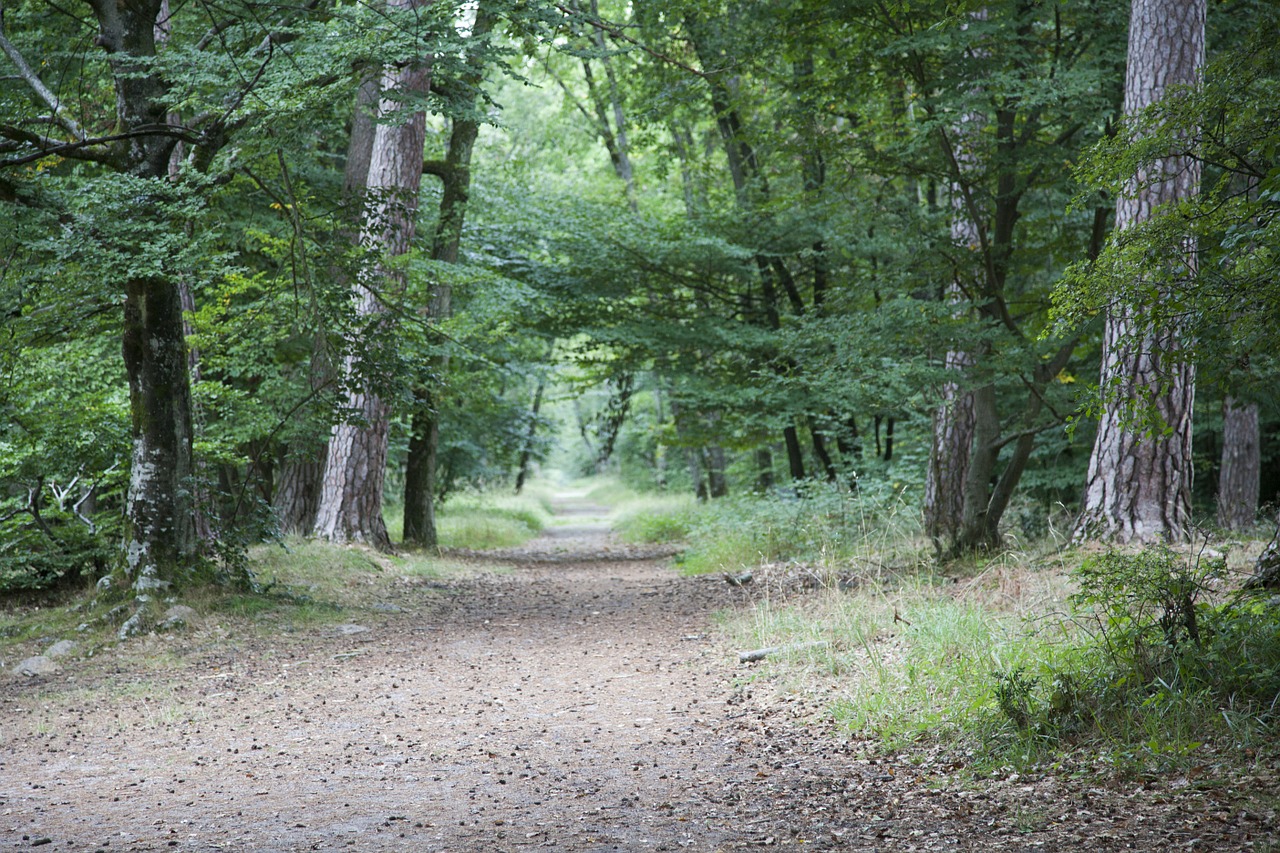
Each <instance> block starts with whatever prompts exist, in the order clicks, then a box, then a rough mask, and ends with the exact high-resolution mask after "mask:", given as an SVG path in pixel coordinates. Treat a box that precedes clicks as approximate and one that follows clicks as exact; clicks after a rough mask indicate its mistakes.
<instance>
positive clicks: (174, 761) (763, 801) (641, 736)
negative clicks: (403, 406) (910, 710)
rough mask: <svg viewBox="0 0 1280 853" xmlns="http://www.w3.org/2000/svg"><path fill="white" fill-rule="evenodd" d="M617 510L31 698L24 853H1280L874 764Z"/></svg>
mask: <svg viewBox="0 0 1280 853" xmlns="http://www.w3.org/2000/svg"><path fill="white" fill-rule="evenodd" d="M601 512H602V511H601V510H600V509H599V508H594V507H590V506H584V505H573V504H566V505H564V506H562V507H561V513H562V519H561V521H562V523H561V524H559V525H557V526H554V527H552V528H549V529H548V531H547V532H546V533H544V535H543V536H542V537H540V538H539V539H537V540H534V541H533V542H532V543H530V545H529V546H527V547H525V548H522V549H516V550H514V551H508V552H502V553H497V554H489V555H484V556H483V557H481V556H475V555H471V556H468V557H466V558H465V559H466V560H468V561H473V562H474V563H475V565H476V570H475V571H473V572H471V573H469V574H466V575H464V576H462V577H460V578H456V579H446V580H444V581H440V580H429V579H424V578H419V577H404V576H396V575H395V574H394V573H393V572H387V573H386V575H385V582H384V583H381V584H380V585H375V586H373V587H371V588H369V589H365V590H363V591H362V593H361V599H360V600H361V601H362V602H363V604H358V605H351V606H349V607H347V608H346V609H345V610H344V611H343V615H342V617H341V618H343V619H350V620H351V621H350V622H348V623H346V624H337V623H336V622H328V623H324V624H317V625H311V626H309V627H304V628H303V629H300V630H293V631H279V632H273V631H264V630H228V628H227V627H226V625H225V624H222V623H218V624H214V622H215V620H214V618H213V617H211V616H210V617H207V618H205V619H203V621H202V620H201V619H197V620H194V622H193V625H192V627H191V628H190V629H189V630H187V631H185V632H175V633H169V634H163V635H158V636H150V637H144V638H139V639H136V640H133V641H131V642H130V643H127V644H124V645H122V646H119V647H116V648H112V649H106V650H104V651H102V652H100V653H98V654H96V655H94V656H93V657H88V658H79V659H75V658H68V659H65V660H63V661H61V662H60V663H61V672H59V673H55V674H51V675H44V676H36V677H17V676H12V675H10V674H9V673H7V672H6V673H5V674H4V675H3V676H0V851H3V850H10V849H27V848H31V847H37V846H41V847H42V846H45V845H48V849H50V850H64V849H74V850H100V851H108V852H109V851H135V850H170V849H176V850H189V851H213V850H229V851H295V850H335V849H352V850H358V851H359V850H395V851H401V850H403V851H523V850H535V849H548V850H553V851H570V852H571V853H576V852H577V851H606V850H623V851H632V850H670V851H678V850H693V851H719V850H737V849H743V848H752V847H760V846H763V847H770V846H773V847H803V848H806V849H814V850H827V849H832V850H836V849H838V850H860V851H864V850H867V851H869V850H885V851H889V850H903V851H907V850H950V849H981V850H1032V849H1044V850H1066V849H1085V848H1088V849H1090V850H1097V851H1103V850H1125V849H1133V850H1154V849H1161V850H1175V849H1177V850H1247V849H1260V850H1261V849H1269V850H1275V849H1277V848H1276V846H1275V845H1276V842H1275V841H1274V840H1273V839H1274V838H1275V835H1274V833H1275V832H1276V829H1277V823H1276V815H1275V812H1274V810H1268V807H1267V806H1265V804H1264V805H1263V806H1259V805H1258V803H1259V802H1260V801H1259V800H1258V799H1257V798H1255V797H1253V796H1252V794H1251V793H1250V792H1249V791H1245V790H1237V789H1236V788H1235V787H1233V786H1232V785H1230V784H1227V783H1223V782H1216V783H1206V782H1204V781H1203V780H1200V779H1198V778H1196V774H1195V773H1188V774H1183V775H1177V776H1173V777H1168V778H1161V779H1155V780H1150V779H1148V780H1140V781H1129V782H1118V781H1117V782H1107V781H1099V780H1098V779H1096V778H1092V779H1071V778H1064V777H1061V776H1054V775H1045V776H1037V777H1017V776H1009V777H1002V778H998V779H991V778H985V779H979V778H975V777H974V776H973V774H971V773H969V774H966V773H965V772H964V769H963V768H957V767H946V768H944V767H939V766H937V765H936V764H935V765H933V766H930V765H929V764H928V763H927V762H919V761H918V760H916V761H913V760H911V759H912V756H888V755H877V753H876V750H875V749H874V745H873V744H869V743H867V742H865V741H859V740H857V739H850V738H848V736H847V735H842V734H840V733H839V732H836V731H834V730H833V728H832V725H831V723H830V722H829V721H827V720H826V718H825V717H824V716H823V715H822V713H821V707H822V700H821V697H808V698H800V697H789V696H786V695H784V694H782V693H780V692H779V691H777V690H775V689H773V688H771V687H770V686H768V684H767V683H764V684H762V683H755V684H749V683H748V681H747V678H746V676H748V675H750V672H751V671H750V668H749V666H744V665H741V664H739V663H738V661H737V655H736V654H735V652H736V651H737V650H736V649H731V648H729V647H727V646H726V645H725V644H724V641H723V640H722V639H719V635H718V634H717V632H716V629H715V619H716V614H717V612H719V611H724V610H729V609H732V608H734V607H737V606H740V605H741V604H743V603H745V602H746V601H747V600H748V599H747V596H748V595H749V592H748V591H747V590H743V589H736V588H734V587H731V586H730V585H728V584H726V583H725V582H724V581H723V579H721V578H718V577H702V578H687V577H679V576H677V575H676V574H675V573H674V572H673V571H672V570H671V569H670V568H668V566H667V561H666V560H665V559H664V557H663V555H660V554H657V553H653V552H643V551H640V550H636V549H633V548H630V547H628V546H624V545H621V544H619V543H617V542H615V541H614V540H612V539H611V538H610V537H609V535H608V528H607V524H606V523H605V522H604V521H603V519H602V518H601V517H600V513H601ZM492 566H505V567H506V568H505V569H504V570H492V569H490V568H488V567H492ZM126 650H127V651H126ZM915 758H917V759H918V757H915ZM1262 802H1264V803H1265V801H1262Z"/></svg>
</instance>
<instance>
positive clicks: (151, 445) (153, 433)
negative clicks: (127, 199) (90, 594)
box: [123, 23, 199, 598]
mask: <svg viewBox="0 0 1280 853" xmlns="http://www.w3.org/2000/svg"><path fill="white" fill-rule="evenodd" d="M148 29H150V24H149V23H148ZM123 350H124V363H125V369H126V371H127V373H128V376H129V408H130V411H131V413H132V423H133V454H132V461H131V467H130V469H129V491H128V494H127V497H126V500H125V521H126V530H125V564H126V571H127V572H128V575H129V577H130V578H131V580H132V583H133V588H134V590H135V591H137V592H138V593H139V597H140V598H142V597H143V596H149V595H151V594H152V593H153V592H155V591H157V590H161V589H165V588H167V587H169V586H170V585H172V584H174V583H178V582H181V581H183V580H186V579H188V578H189V577H190V576H191V575H192V573H193V570H194V569H195V568H196V562H197V559H196V558H197V556H198V554H199V541H198V537H197V535H196V523H195V507H194V505H193V501H192V497H191V495H192V475H193V473H194V471H193V466H192V452H191V389H190V383H189V379H188V373H187V369H188V368H187V348H186V341H185V339H184V337H183V333H182V302H181V297H180V294H179V289H178V287H177V285H176V283H175V282H173V281H165V280H151V279H135V280H132V281H130V282H128V284H127V285H126V289H125V306H124V345H123Z"/></svg>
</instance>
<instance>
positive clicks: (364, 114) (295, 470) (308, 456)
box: [272, 76, 379, 535]
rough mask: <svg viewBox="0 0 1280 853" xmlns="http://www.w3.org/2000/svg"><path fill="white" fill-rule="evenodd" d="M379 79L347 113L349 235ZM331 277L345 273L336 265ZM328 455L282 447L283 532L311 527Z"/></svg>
mask: <svg viewBox="0 0 1280 853" xmlns="http://www.w3.org/2000/svg"><path fill="white" fill-rule="evenodd" d="M378 84H379V81H378V78H377V77H373V76H370V77H369V78H368V79H366V80H365V81H364V82H363V83H361V84H360V88H359V89H358V90H357V92H356V98H355V107H354V109H353V110H352V114H351V136H350V139H349V140H348V142H347V162H346V166H345V167H344V169H343V174H342V199H343V210H344V217H343V218H344V219H345V220H349V221H350V222H351V223H352V225H353V227H352V231H351V233H350V237H351V239H353V240H354V239H356V234H357V233H358V230H357V228H356V226H355V221H356V219H357V217H358V216H359V212H360V209H361V206H362V202H363V199H364V190H365V184H366V183H367V182H368V180H369V161H370V160H371V159H372V157H373V142H374V135H375V133H376V129H377V128H376V125H375V124H374V112H375V111H376V110H377V108H378V99H379V91H378ZM332 274H333V275H334V276H335V277H339V278H345V277H346V274H345V273H344V272H343V271H342V270H340V269H335V270H333V273H332ZM328 347H329V345H328V342H327V341H326V340H325V336H324V335H323V334H320V333H318V334H316V336H315V341H314V344H313V346H312V348H311V370H310V376H309V379H310V385H311V392H312V394H315V393H317V392H319V391H320V390H321V389H322V388H324V387H325V386H326V385H328V384H329V382H331V381H332V378H333V376H332V374H333V370H332V365H331V364H330V359H329V352H328ZM328 455H329V449H328V444H327V443H326V442H325V441H323V440H320V441H317V442H316V443H315V444H314V445H311V444H304V445H303V446H301V447H299V446H297V445H296V443H295V445H294V446H291V447H286V448H285V449H284V451H283V452H282V453H281V454H280V457H281V458H280V480H279V483H278V485H277V487H276V494H275V500H274V501H273V502H272V506H273V508H274V509H275V514H276V523H277V524H279V526H280V532H281V533H284V534H287V535H288V534H298V535H304V534H307V533H310V532H311V531H312V530H314V529H315V523H316V513H317V512H318V511H319V509H320V493H321V491H322V489H323V482H324V466H325V460H326V458H327V457H328Z"/></svg>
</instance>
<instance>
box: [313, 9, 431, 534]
mask: <svg viewBox="0 0 1280 853" xmlns="http://www.w3.org/2000/svg"><path fill="white" fill-rule="evenodd" d="M397 2H398V3H400V4H401V5H404V6H410V5H413V2H412V0H393V3H397ZM429 87H430V75H429V73H428V70H427V69H426V68H425V67H424V66H422V65H411V66H407V67H399V68H392V67H389V68H387V69H386V71H385V72H384V74H383V78H382V90H383V92H384V93H390V92H401V93H406V94H414V95H425V94H426V93H427V91H428V89H429ZM399 109H400V107H399V105H398V103H397V101H396V100H394V99H392V98H390V97H388V95H387V94H384V96H383V98H382V102H381V104H380V105H379V113H380V114H381V115H383V116H389V115H393V114H394V113H395V112H397V111H398V110H399ZM425 138H426V117H425V115H424V114H423V113H420V112H419V113H415V114H414V115H412V116H411V117H409V118H408V120H406V121H404V122H403V123H395V124H392V123H383V124H379V125H378V126H377V130H376V131H375V134H374V144H373V155H372V157H371V159H370V163H369V176H368V180H367V182H366V186H367V192H366V197H365V201H364V210H365V215H364V225H363V227H362V229H361V234H360V242H361V244H362V245H363V246H365V247H367V248H368V249H369V250H370V251H371V252H373V253H374V254H375V255H377V256H378V257H376V258H374V259H373V260H371V261H370V263H369V268H368V269H367V270H366V271H365V272H363V273H362V274H361V278H362V281H361V282H360V283H358V284H357V286H356V291H357V299H358V300H359V301H358V303H357V308H356V311H357V314H358V315H359V316H361V317H366V318H369V329H370V330H371V331H374V332H375V334H374V335H371V336H370V337H377V336H378V334H376V333H377V332H381V331H382V327H383V324H386V323H389V322H390V320H389V319H387V317H386V313H387V306H386V305H385V304H384V303H383V301H382V298H381V297H380V296H379V292H380V291H385V292H387V293H390V294H396V293H400V292H403V290H404V281H403V273H401V272H398V271H396V270H394V269H392V268H391V267H390V266H389V265H388V264H387V263H386V262H385V261H384V260H383V259H384V258H390V257H396V256H399V255H403V254H405V253H406V252H407V251H408V250H409V247H410V243H411V241H412V240H413V234H414V228H415V222H414V217H415V215H416V213H417V209H418V194H419V189H420V185H421V183H422V150H423V143H424V141H425ZM377 370H378V367H377V365H375V364H361V363H358V362H357V359H356V357H355V356H348V357H347V358H346V359H345V361H344V364H343V371H344V375H345V376H346V377H348V381H349V382H350V383H351V388H350V389H349V390H348V392H347V395H346V401H345V402H346V406H347V408H349V409H352V410H354V411H355V412H357V413H358V414H359V416H360V422H359V423H357V422H355V421H352V420H347V421H344V422H342V423H340V424H338V425H336V426H335V427H334V428H333V432H332V433H331V435H330V439H329V450H328V455H327V459H326V462H325V474H324V481H323V483H322V487H321V493H320V506H319V509H318V511H317V513H316V524H315V533H316V535H317V536H320V537H323V538H325V539H330V540H333V541H338V542H347V541H355V542H366V543H368V544H370V545H372V546H374V547H375V548H379V549H381V550H390V548H391V540H390V537H388V535H387V527H386V523H385V522H384V521H383V518H382V487H383V483H384V481H385V478H386V463H387V435H388V431H389V415H390V411H389V407H388V406H387V404H386V403H385V402H384V401H383V400H382V399H381V398H380V397H379V396H378V395H377V393H376V392H375V391H374V390H373V389H372V387H371V382H370V380H371V379H372V377H373V376H375V375H376V372H377Z"/></svg>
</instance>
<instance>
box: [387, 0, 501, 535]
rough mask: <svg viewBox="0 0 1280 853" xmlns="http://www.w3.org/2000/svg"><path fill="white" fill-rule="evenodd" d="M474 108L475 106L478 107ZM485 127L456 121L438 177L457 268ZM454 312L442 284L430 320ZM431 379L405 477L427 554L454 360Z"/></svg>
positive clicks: (411, 524) (442, 257)
mask: <svg viewBox="0 0 1280 853" xmlns="http://www.w3.org/2000/svg"><path fill="white" fill-rule="evenodd" d="M493 23H494V19H493V17H492V16H490V15H487V14H485V12H484V9H483V8H477V10H476V19H475V23H474V24H473V25H472V28H471V35H472V38H480V37H483V36H485V35H486V34H488V32H489V31H490V30H491V29H493ZM481 79H482V74H481V69H480V68H478V67H476V66H475V65H474V64H473V66H472V72H471V74H469V75H468V77H467V79H466V80H464V81H463V82H464V84H465V85H468V86H473V87H478V86H479V85H480V82H481ZM472 105H473V106H474V105H475V104H474V101H473V102H472ZM479 133H480V123H479V122H478V121H476V120H475V119H471V118H466V119H456V118H455V119H454V121H453V130H452V131H451V132H450V134H449V150H448V153H447V154H446V155H445V161H444V163H443V165H442V167H441V169H440V172H439V173H438V175H437V176H438V177H439V178H440V179H441V181H442V182H443V188H442V189H443V192H442V194H441V196H440V216H439V219H438V221H437V223H436V233H435V238H434V240H432V244H431V258H432V260H436V261H444V262H445V263H450V264H456V263H457V262H458V252H459V248H460V247H461V244H462V226H463V224H464V223H465V221H466V216H467V203H468V202H469V201H470V198H471V155H472V152H473V151H474V150H475V145H476V137H477V136H478V135H479ZM452 313H453V292H452V288H451V287H450V286H449V285H448V284H445V283H442V282H437V283H436V285H435V287H434V288H433V290H432V294H431V304H430V306H428V316H429V317H430V318H431V319H432V320H434V321H436V322H439V321H442V320H446V319H448V317H449V316H450V315H451V314H452ZM432 362H433V363H432V364H431V369H430V370H428V371H427V375H426V378H425V379H424V381H423V383H422V384H420V385H419V387H418V388H416V389H415V391H414V397H415V405H414V409H413V415H412V417H411V423H410V427H409V455H408V458H407V459H406V461H405V476H404V541H405V542H409V543H412V544H414V545H418V546H420V547H423V548H427V549H436V548H439V545H440V537H439V533H438V532H437V531H436V509H435V504H436V490H437V489H436V485H437V482H438V477H437V471H436V465H437V461H438V459H439V456H440V406H439V399H440V388H439V385H440V383H441V381H442V380H441V379H440V377H443V376H444V375H445V371H446V370H448V367H449V357H448V355H446V354H443V353H442V354H440V355H438V356H437V357H436V358H434V359H432Z"/></svg>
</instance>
